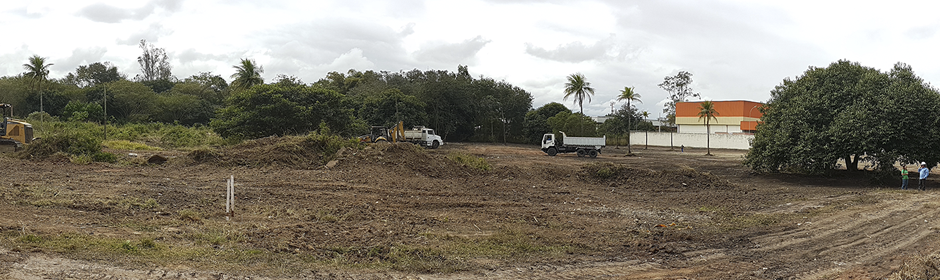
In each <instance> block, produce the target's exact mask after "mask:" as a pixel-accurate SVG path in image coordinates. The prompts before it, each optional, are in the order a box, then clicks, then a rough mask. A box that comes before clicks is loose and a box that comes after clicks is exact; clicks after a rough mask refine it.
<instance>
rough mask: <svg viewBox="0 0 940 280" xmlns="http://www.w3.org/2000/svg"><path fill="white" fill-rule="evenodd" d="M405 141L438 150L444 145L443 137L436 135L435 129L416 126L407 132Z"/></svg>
mask: <svg viewBox="0 0 940 280" xmlns="http://www.w3.org/2000/svg"><path fill="white" fill-rule="evenodd" d="M404 141H405V142H411V143H415V144H418V145H420V146H422V147H428V148H431V149H437V148H438V147H440V146H441V145H444V140H442V138H441V136H439V135H437V134H434V130H433V129H430V128H427V127H424V126H416V127H414V128H412V129H410V130H405V138H404Z"/></svg>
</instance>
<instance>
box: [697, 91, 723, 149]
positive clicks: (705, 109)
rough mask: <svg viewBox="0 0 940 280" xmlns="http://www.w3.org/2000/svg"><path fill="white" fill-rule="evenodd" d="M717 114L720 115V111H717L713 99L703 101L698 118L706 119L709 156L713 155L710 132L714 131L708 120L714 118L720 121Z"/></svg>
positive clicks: (706, 142)
mask: <svg viewBox="0 0 940 280" xmlns="http://www.w3.org/2000/svg"><path fill="white" fill-rule="evenodd" d="M717 115H718V111H715V104H714V103H712V102H711V101H705V102H702V105H701V106H700V107H699V112H698V119H699V120H701V119H705V147H706V148H707V151H708V152H706V153H705V155H707V156H710V155H712V148H711V137H710V134H711V133H712V131H711V127H709V126H708V120H709V119H714V120H715V121H718V118H716V117H715V116H717Z"/></svg>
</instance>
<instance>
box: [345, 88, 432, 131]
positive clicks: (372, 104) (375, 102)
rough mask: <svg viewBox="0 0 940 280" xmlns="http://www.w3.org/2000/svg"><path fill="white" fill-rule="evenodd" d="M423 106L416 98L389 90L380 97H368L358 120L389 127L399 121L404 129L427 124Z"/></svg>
mask: <svg viewBox="0 0 940 280" xmlns="http://www.w3.org/2000/svg"><path fill="white" fill-rule="evenodd" d="M425 106H426V105H425V104H424V102H421V101H420V100H419V99H418V98H417V97H414V96H410V95H405V94H404V93H402V92H401V91H400V90H398V89H390V90H387V91H385V92H383V93H382V94H380V95H376V96H370V97H368V98H367V99H366V100H365V102H363V104H362V109H360V110H359V114H360V118H362V119H363V120H365V121H366V123H369V124H371V125H380V126H384V127H391V126H392V125H395V124H397V123H398V122H399V121H403V122H404V123H405V127H412V126H415V125H424V124H426V123H427V115H426V114H425Z"/></svg>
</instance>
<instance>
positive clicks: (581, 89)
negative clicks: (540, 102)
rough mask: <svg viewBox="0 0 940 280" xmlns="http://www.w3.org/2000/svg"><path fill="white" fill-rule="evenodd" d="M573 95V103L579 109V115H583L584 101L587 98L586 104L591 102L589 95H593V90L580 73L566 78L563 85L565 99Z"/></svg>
mask: <svg viewBox="0 0 940 280" xmlns="http://www.w3.org/2000/svg"><path fill="white" fill-rule="evenodd" d="M572 95H574V102H575V103H577V104H578V106H580V107H581V114H582V115H583V114H584V99H585V98H587V100H588V102H589V103H590V102H591V95H594V88H592V87H591V83H589V82H587V81H585V80H584V75H582V74H581V73H574V74H571V75H569V76H568V82H567V83H565V98H564V100H568V97H570V96H572Z"/></svg>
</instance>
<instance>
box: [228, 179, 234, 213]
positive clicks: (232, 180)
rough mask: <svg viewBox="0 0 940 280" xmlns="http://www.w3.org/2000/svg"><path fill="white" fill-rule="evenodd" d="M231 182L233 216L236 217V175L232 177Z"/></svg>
mask: <svg viewBox="0 0 940 280" xmlns="http://www.w3.org/2000/svg"><path fill="white" fill-rule="evenodd" d="M229 180H231V182H232V186H231V188H232V216H233V217H234V216H235V175H232V177H231V178H230V179H229Z"/></svg>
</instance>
